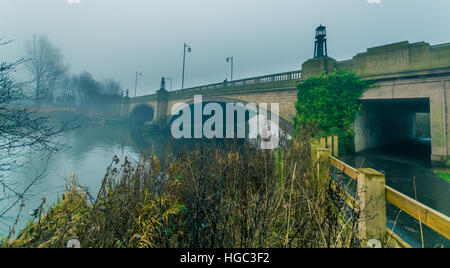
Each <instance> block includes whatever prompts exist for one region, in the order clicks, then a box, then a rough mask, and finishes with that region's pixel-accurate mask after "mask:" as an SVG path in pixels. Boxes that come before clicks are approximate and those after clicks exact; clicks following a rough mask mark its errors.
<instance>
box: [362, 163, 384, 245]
mask: <svg viewBox="0 0 450 268" xmlns="http://www.w3.org/2000/svg"><path fill="white" fill-rule="evenodd" d="M358 172H359V176H358V197H359V201H358V202H359V208H360V218H359V221H358V229H359V236H360V238H361V239H362V240H363V242H362V243H363V244H362V246H363V247H367V242H368V241H369V240H371V239H378V240H379V241H381V243H382V245H385V241H386V188H385V185H386V178H385V176H384V174H382V173H380V172H378V171H376V170H373V169H371V168H361V169H358Z"/></svg>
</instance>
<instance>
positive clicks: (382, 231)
mask: <svg viewBox="0 0 450 268" xmlns="http://www.w3.org/2000/svg"><path fill="white" fill-rule="evenodd" d="M311 152H312V157H313V160H315V161H314V163H316V165H317V171H318V173H317V174H318V176H319V181H321V182H323V183H326V184H324V185H329V182H330V180H332V179H331V176H330V167H331V166H332V167H335V168H336V169H337V170H339V171H340V172H341V173H342V174H345V175H347V176H348V177H349V178H351V179H352V180H354V181H355V182H356V185H357V194H356V196H355V197H353V196H351V195H350V194H346V195H345V196H344V199H345V200H346V201H347V204H348V205H349V207H351V208H352V209H357V210H359V213H360V214H359V215H360V216H359V219H358V235H359V238H360V239H361V240H362V241H365V242H368V241H370V240H372V239H376V240H379V241H381V243H382V245H383V246H385V247H386V246H387V247H403V248H410V247H411V246H410V245H409V244H408V243H406V242H405V241H404V240H403V239H402V238H400V237H399V236H398V235H397V234H395V233H394V232H393V230H391V229H389V228H388V227H387V226H386V203H387V202H389V203H391V204H392V205H394V206H396V207H397V208H399V209H401V210H402V211H404V212H406V213H407V214H409V215H410V216H412V217H413V218H415V219H416V220H418V221H419V222H420V223H421V224H424V225H426V226H428V227H430V228H431V229H433V230H434V231H436V232H438V233H439V234H441V235H442V236H444V237H446V238H447V239H450V218H449V217H448V216H446V215H444V214H442V213H440V212H438V211H436V210H434V209H432V208H430V207H428V206H426V205H424V204H422V203H420V202H418V201H416V200H414V199H412V198H410V197H408V196H406V195H404V194H402V193H400V192H398V191H397V190H395V189H393V188H391V187H389V186H387V185H386V178H385V175H384V174H382V173H381V172H378V171H376V170H374V169H371V168H360V169H355V168H354V167H351V166H349V165H347V164H346V163H344V162H342V161H341V160H339V159H338V158H337V157H338V155H339V147H338V138H337V136H331V137H325V138H319V139H316V140H314V141H313V142H312V147H311ZM364 245H366V243H365V244H364Z"/></svg>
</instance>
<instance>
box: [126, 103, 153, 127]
mask: <svg viewBox="0 0 450 268" xmlns="http://www.w3.org/2000/svg"><path fill="white" fill-rule="evenodd" d="M154 117H155V108H153V106H152V105H150V104H140V105H137V106H135V107H133V109H132V110H131V112H130V116H129V117H128V119H129V122H131V123H134V124H140V125H143V124H144V123H145V122H148V121H153V119H154Z"/></svg>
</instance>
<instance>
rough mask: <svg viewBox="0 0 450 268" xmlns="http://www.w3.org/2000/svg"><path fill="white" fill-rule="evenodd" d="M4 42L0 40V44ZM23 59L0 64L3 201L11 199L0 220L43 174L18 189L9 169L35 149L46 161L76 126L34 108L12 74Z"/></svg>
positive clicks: (0, 208) (0, 195) (1, 208)
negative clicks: (67, 132)
mask: <svg viewBox="0 0 450 268" xmlns="http://www.w3.org/2000/svg"><path fill="white" fill-rule="evenodd" d="M5 43H7V42H3V43H2V40H1V39H0V45H2V44H5ZM24 62H26V61H25V60H23V59H22V60H19V61H16V62H12V63H7V62H2V63H0V201H1V200H5V199H6V200H8V201H9V202H8V205H6V206H5V207H4V206H0V223H2V222H1V221H2V220H4V217H5V215H6V214H7V213H8V212H9V211H10V210H11V209H12V208H13V207H14V206H16V205H19V204H21V203H23V201H24V198H25V195H26V194H27V192H28V191H29V189H30V188H31V186H32V185H33V184H35V183H36V182H37V180H39V178H41V177H42V173H41V174H39V175H37V176H36V178H35V179H33V180H31V181H30V183H29V184H28V185H26V187H24V188H19V187H18V186H17V185H15V184H11V180H10V179H8V178H7V176H6V174H8V171H11V170H14V169H16V168H17V167H18V166H19V165H20V164H19V163H20V161H18V160H19V159H20V158H21V157H23V156H25V155H29V154H30V153H32V152H39V153H41V154H40V155H41V156H42V159H43V160H44V161H45V159H46V158H47V157H49V155H50V154H52V153H53V152H56V151H58V150H59V149H61V148H62V147H63V144H62V143H60V142H59V141H58V139H57V136H59V135H60V134H62V133H63V132H66V131H68V130H69V129H71V128H73V127H72V126H69V124H66V123H65V122H64V121H62V120H57V119H56V118H52V117H50V116H44V115H42V114H41V113H40V112H39V111H38V110H36V109H35V108H32V106H31V105H30V104H31V103H32V97H31V96H28V95H26V94H25V93H24V90H23V84H22V83H19V82H17V81H16V80H15V79H14V78H13V77H12V76H11V73H13V72H15V70H16V67H17V66H18V65H20V64H22V63H24ZM41 86H42V85H41Z"/></svg>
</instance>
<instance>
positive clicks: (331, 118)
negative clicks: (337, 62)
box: [294, 71, 373, 153]
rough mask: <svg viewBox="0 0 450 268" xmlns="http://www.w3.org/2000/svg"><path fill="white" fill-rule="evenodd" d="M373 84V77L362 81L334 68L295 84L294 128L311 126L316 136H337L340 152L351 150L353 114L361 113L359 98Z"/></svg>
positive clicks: (352, 74) (349, 73) (353, 75)
mask: <svg viewBox="0 0 450 268" xmlns="http://www.w3.org/2000/svg"><path fill="white" fill-rule="evenodd" d="M372 85H373V81H372V80H362V79H361V78H359V77H358V76H356V74H354V73H351V72H348V71H339V72H336V71H335V72H333V73H331V74H322V75H320V76H315V77H311V78H309V79H307V80H306V81H305V82H304V83H302V84H299V85H298V86H297V87H298V98H297V103H296V105H295V108H296V110H297V115H296V117H295V118H294V126H295V129H298V127H300V126H313V129H315V130H316V132H317V133H314V134H315V135H317V136H326V135H338V136H339V140H340V144H339V145H340V151H341V152H343V153H348V152H352V151H353V150H354V146H353V137H354V131H353V129H352V123H353V122H354V120H355V117H356V114H357V113H358V112H362V104H361V103H360V101H359V100H358V99H359V98H360V97H362V95H363V93H364V91H365V90H366V89H367V88H370V87H372ZM297 135H298V134H297Z"/></svg>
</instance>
